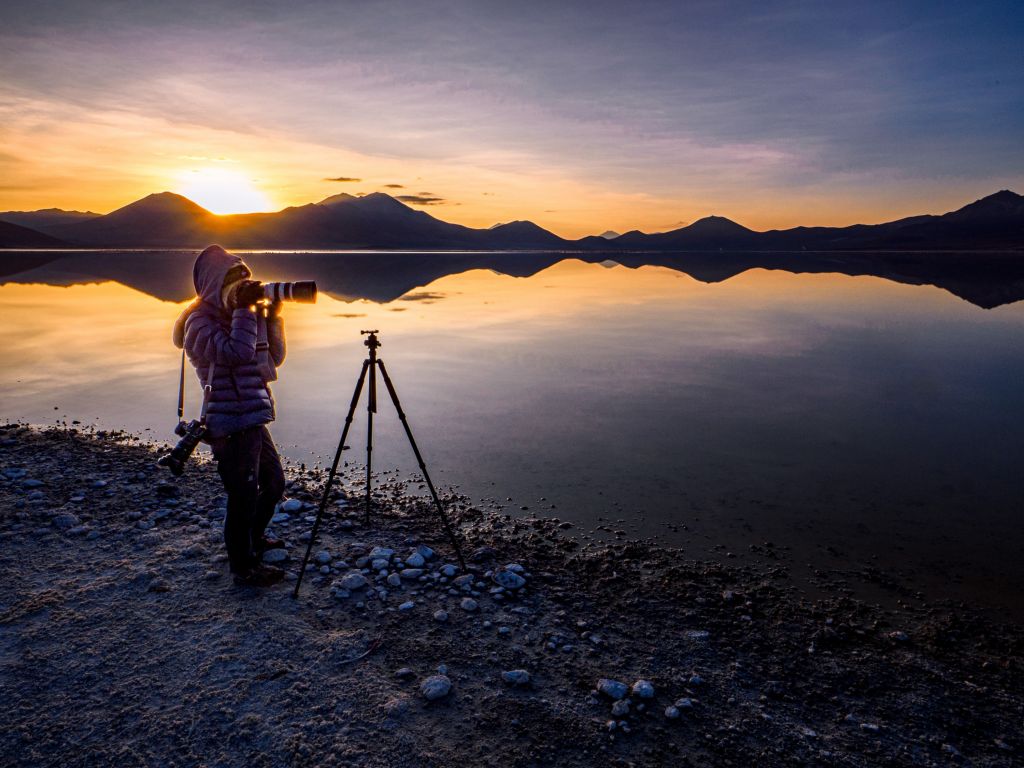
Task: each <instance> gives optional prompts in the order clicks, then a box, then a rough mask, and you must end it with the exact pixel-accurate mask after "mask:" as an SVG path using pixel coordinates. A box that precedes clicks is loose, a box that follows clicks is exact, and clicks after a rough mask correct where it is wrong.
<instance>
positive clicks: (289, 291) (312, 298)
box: [263, 280, 316, 304]
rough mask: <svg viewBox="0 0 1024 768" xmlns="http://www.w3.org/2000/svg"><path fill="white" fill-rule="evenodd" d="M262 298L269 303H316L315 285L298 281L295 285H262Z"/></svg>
mask: <svg viewBox="0 0 1024 768" xmlns="http://www.w3.org/2000/svg"><path fill="white" fill-rule="evenodd" d="M263 297H264V298H265V299H268V300H269V301H296V302H298V303H300V304H313V303H315V302H316V283H315V282H313V281H312V280H299V281H298V282H295V283H264V284H263Z"/></svg>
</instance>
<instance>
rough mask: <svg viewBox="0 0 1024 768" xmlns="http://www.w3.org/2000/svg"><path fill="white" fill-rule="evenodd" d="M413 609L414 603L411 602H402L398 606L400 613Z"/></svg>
mask: <svg viewBox="0 0 1024 768" xmlns="http://www.w3.org/2000/svg"><path fill="white" fill-rule="evenodd" d="M415 607H416V603H414V602H413V601H412V600H407V601H406V602H404V603H402V604H401V605H400V606H398V610H400V611H411V610H412V609H413V608H415Z"/></svg>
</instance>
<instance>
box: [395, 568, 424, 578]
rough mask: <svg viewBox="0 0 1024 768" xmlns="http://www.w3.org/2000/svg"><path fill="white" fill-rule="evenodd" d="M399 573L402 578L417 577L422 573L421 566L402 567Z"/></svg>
mask: <svg viewBox="0 0 1024 768" xmlns="http://www.w3.org/2000/svg"><path fill="white" fill-rule="evenodd" d="M399 573H400V574H401V575H402V578H403V579H418V578H419V577H420V576H422V575H423V569H422V568H403V569H402V570H401V571H399Z"/></svg>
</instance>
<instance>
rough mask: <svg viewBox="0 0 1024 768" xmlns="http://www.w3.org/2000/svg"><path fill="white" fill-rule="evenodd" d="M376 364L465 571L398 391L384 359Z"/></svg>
mask: <svg viewBox="0 0 1024 768" xmlns="http://www.w3.org/2000/svg"><path fill="white" fill-rule="evenodd" d="M377 365H379V366H380V373H381V376H383V377H384V385H385V386H386V387H387V388H388V394H389V395H391V402H393V403H394V404H395V410H396V411H398V418H399V420H400V421H401V422H402V426H403V427H405V434H406V437H408V438H409V444H410V445H411V446H412V452H413V453H415V454H416V461H417V462H418V463H419V465H420V471H421V472H422V473H423V479H424V480H426V481H427V487H428V488H429V489H430V495H431V496H433V497H434V505H435V506H436V507H437V514H438V515H439V516H440V518H441V525H442V526H444V532H445V533H447V534H448V538H449V539H450V540H451V542H452V546H453V547H454V548H455V554H456V555H457V556H458V558H459V565H460V566H461V567H462V570H463V571H467V570H468V569H467V568H466V560H465V558H463V557H462V547H460V546H459V540H458V539H457V538H456V537H455V531H454V530H452V526H451V523H449V522H448V515H447V514H446V513H445V511H444V507H443V506H442V505H441V499H439V498H438V496H437V491H436V490H435V489H434V483H433V481H431V479H430V475H429V474H427V465H426V464H425V463H424V461H423V456H421V455H420V449H419V447H418V446H417V445H416V439H415V438H414V437H413V436H412V429H410V427H409V420H408V419H407V418H406V417H405V411H403V410H402V404H401V403H400V402H399V400H398V393H397V392H395V385H394V384H392V383H391V377H390V376H388V371H387V368H385V367H384V361H383V360H381V359H379V358H378V359H377Z"/></svg>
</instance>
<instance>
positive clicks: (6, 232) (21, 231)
mask: <svg viewBox="0 0 1024 768" xmlns="http://www.w3.org/2000/svg"><path fill="white" fill-rule="evenodd" d="M67 246H68V244H67V243H65V242H63V241H61V240H58V239H57V238H56V237H51V236H50V235H46V234H43V233H42V232H39V231H37V230H34V229H29V228H28V227H22V226H19V225H17V224H11V223H10V222H9V221H0V248H67Z"/></svg>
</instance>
